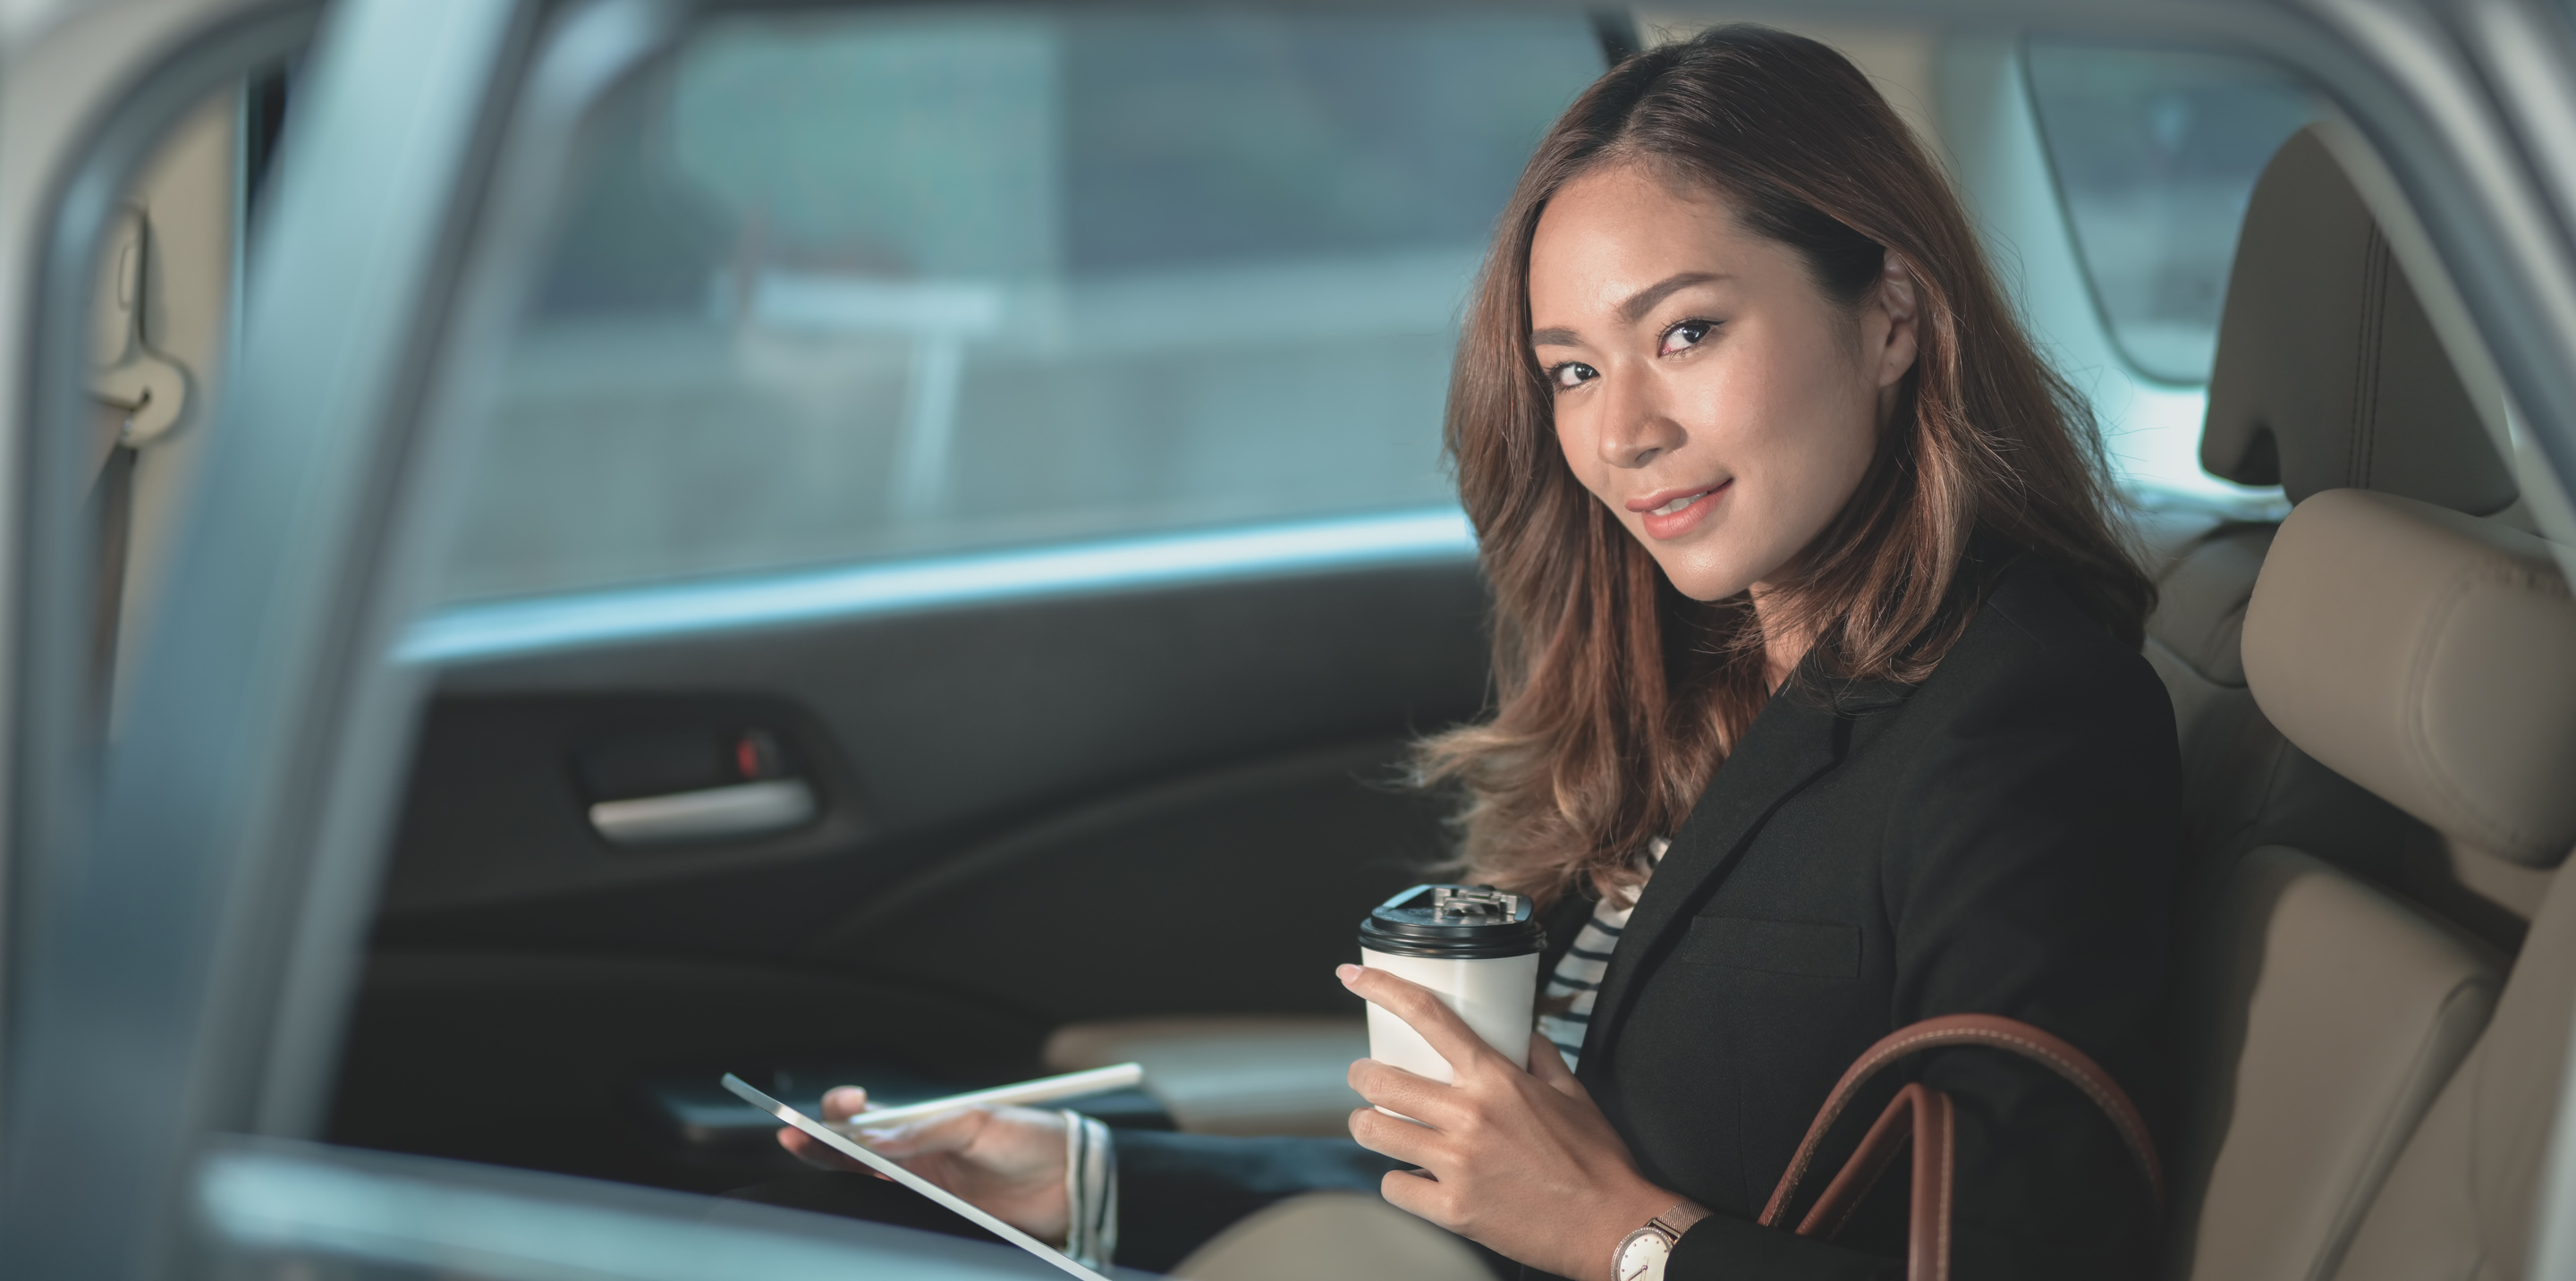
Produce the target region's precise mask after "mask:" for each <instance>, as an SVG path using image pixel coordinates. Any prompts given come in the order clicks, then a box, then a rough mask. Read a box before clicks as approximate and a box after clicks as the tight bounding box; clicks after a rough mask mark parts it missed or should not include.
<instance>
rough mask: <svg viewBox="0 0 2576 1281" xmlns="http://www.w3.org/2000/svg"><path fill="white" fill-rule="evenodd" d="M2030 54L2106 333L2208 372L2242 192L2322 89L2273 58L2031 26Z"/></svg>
mask: <svg viewBox="0 0 2576 1281" xmlns="http://www.w3.org/2000/svg"><path fill="white" fill-rule="evenodd" d="M2027 66H2028V67H2029V70H2030V92H2031V99H2032V105H2033V107H2034V108H2035V110H2036V112H2037V115H2038V117H2039V125H2040V134H2041V137H2042V139H2043V140H2044V142H2045V145H2046V148H2047V151H2048V160H2049V165H2050V168H2051V169H2052V171H2053V172H2054V174H2055V176H2056V179H2057V189H2058V195H2059V198H2060V199H2061V200H2062V201H2063V203H2064V205H2065V209H2066V217H2067V220H2068V221H2069V223H2070V224H2071V226H2072V230H2073V232H2074V236H2075V242H2076V248H2077V251H2078V253H2079V255H2080V256H2081V258H2082V260H2083V265H2084V270H2085V274H2086V275H2087V277H2088V278H2089V280H2090V283H2091V285H2092V288H2093V296H2094V301H2095V303H2096V305H2097V306H2098V307H2099V308H2100V309H2101V313H2102V317H2103V320H2104V322H2105V323H2106V325H2107V327H2108V328H2109V329H2110V331H2111V336H2112V339H2113V341H2114V342H2116V343H2117V344H2118V346H2119V349H2120V353H2121V355H2123V356H2124V357H2126V358H2127V360H2128V361H2129V363H2130V364H2132V365H2133V366H2135V367H2136V368H2137V370H2138V372H2140V373H2142V374H2145V375H2147V376H2148V377H2150V378H2154V379H2159V380H2161V381H2164V382H2169V383H2184V384H2198V383H2206V382H2207V381H2209V368H2210V361H2211V359H2212V357H2213V356H2214V355H2215V354H2216V352H2217V349H2218V314H2219V309H2220V307H2221V306H2222V304H2224V302H2225V301H2226V297H2227V272H2228V268H2229V266H2230V264H2231V263H2233V262H2234V260H2235V252H2236V233H2237V229H2238V227H2239V226H2240V225H2241V224H2242V223H2243V221H2244V217H2245V202H2246V199H2247V197H2248V196H2250V195H2251V194H2252V193H2253V190H2254V180H2255V179H2256V178H2257V177H2259V176H2261V174H2262V172H2263V166H2264V165H2265V164H2266V163H2267V162H2269V161H2270V160H2271V158H2272V153H2273V152H2275V151H2277V150H2279V149H2280V146H2281V144H2282V143H2283V142H2285V141H2287V140H2288V139H2289V137H2290V135H2291V134H2293V133H2296V132H2298V130H2299V129H2300V128H2301V127H2302V126H2304V125H2306V124H2307V123H2308V122H2310V121H2312V120H2314V119H2316V118H2317V117H2318V114H2319V112H2320V110H2321V107H2320V104H2319V102H2318V100H2317V98H2316V97H2315V96H2314V95H2313V94H2312V93H2311V92H2310V91H2309V90H2307V89H2306V88H2304V87H2303V86H2302V85H2300V84H2299V82H2298V81H2296V80H2295V79H2293V78H2292V77H2291V75H2290V74H2289V73H2288V72H2287V71H2285V70H2283V69H2281V68H2279V67H2277V66H2274V65H2273V64H2270V63H2266V62H2261V61H2256V60H2253V59H2248V58H2241V57H2231V56H2227V55H2222V54H2210V53H2198V52H2186V51H2177V50H2168V49H2144V48H2132V47H2114V46H2101V45H2087V44H2080V43H2069V42H2064V41H2055V40H2037V41H2033V42H2032V44H2031V46H2030V50H2029V57H2028V61H2027Z"/></svg>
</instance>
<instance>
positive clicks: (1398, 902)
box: [1360, 885, 1547, 1120]
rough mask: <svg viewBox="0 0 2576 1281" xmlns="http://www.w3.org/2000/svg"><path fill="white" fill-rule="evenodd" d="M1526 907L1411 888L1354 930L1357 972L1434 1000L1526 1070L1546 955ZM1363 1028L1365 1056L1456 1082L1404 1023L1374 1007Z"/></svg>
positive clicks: (1498, 896) (1496, 897) (1513, 900)
mask: <svg viewBox="0 0 2576 1281" xmlns="http://www.w3.org/2000/svg"><path fill="white" fill-rule="evenodd" d="M1530 906H1531V905H1530V901H1529V899H1527V898H1526V897H1523V896H1521V895H1518V894H1505V893H1503V892H1502V891H1500V890H1496V889H1491V888H1488V887H1486V886H1481V885H1416V886H1414V887H1413V888H1412V889H1409V890H1406V891H1405V892H1403V893H1401V894H1398V895H1396V896H1395V897H1394V898H1391V899H1388V900H1387V901H1386V902H1384V903H1382V904H1380V905H1378V908H1377V910H1376V911H1373V912H1371V913H1369V914H1368V919H1367V920H1365V921H1362V922H1360V964H1362V965H1365V966H1367V967H1369V968H1370V969H1373V970H1384V971H1386V972H1387V973H1389V974H1392V975H1394V976H1396V977H1397V978H1400V979H1410V980H1411V981H1413V982H1415V983H1419V984H1421V985H1422V986H1424V987H1427V988H1429V989H1431V990H1432V991H1433V992H1435V993H1437V994H1439V997H1440V1002H1441V1004H1443V1005H1446V1006H1448V1007H1449V1008H1450V1009H1452V1010H1455V1011H1457V1012H1458V1017H1459V1018H1461V1019H1463V1020H1465V1021H1466V1024H1467V1026H1468V1027H1470V1028H1472V1029H1474V1030H1475V1033H1476V1035H1477V1036H1479V1037H1482V1038H1484V1042H1485V1044H1487V1045H1490V1046H1492V1047H1494V1048H1495V1049H1496V1050H1498V1051H1500V1052H1501V1053H1502V1056H1503V1057H1504V1058H1507V1059H1510V1060H1511V1061H1512V1064H1513V1066H1515V1067H1519V1068H1521V1069H1523V1070H1524V1071H1526V1070H1527V1069H1528V1068H1529V1047H1530V1022H1531V1019H1532V1017H1533V1007H1534V1006H1535V1005H1536V1004H1537V1001H1538V958H1539V953H1540V952H1542V951H1544V950H1546V948H1547V930H1546V928H1545V927H1543V926H1541V925H1540V924H1539V923H1538V922H1536V921H1533V920H1531V919H1530ZM1368 1029H1369V1057H1370V1058H1373V1059H1376V1060H1377V1061H1378V1062H1380V1063H1391V1064H1393V1065H1395V1066H1397V1067H1400V1068H1403V1069H1404V1070H1405V1071H1407V1072H1412V1073H1415V1074H1417V1075H1420V1076H1427V1077H1429V1078H1431V1079H1432V1080H1435V1081H1441V1082H1447V1081H1451V1080H1454V1079H1455V1073H1454V1072H1453V1071H1452V1070H1451V1068H1450V1065H1449V1061H1448V1060H1447V1059H1444V1058H1442V1057H1440V1054H1439V1052H1438V1051H1436V1050H1434V1049H1432V1048H1431V1043H1430V1042H1428V1041H1425V1040H1423V1039H1422V1034H1421V1033H1419V1032H1416V1031H1414V1030H1413V1028H1412V1026H1411V1025H1409V1024H1407V1023H1406V1022H1405V1021H1404V1020H1402V1019H1400V1018H1397V1017H1396V1016H1394V1015H1393V1014H1389V1013H1387V1012H1386V1011H1385V1010H1381V1009H1379V1008H1378V1007H1377V1006H1375V1005H1371V1006H1369V1007H1368ZM1378 1110H1379V1111H1381V1112H1384V1111H1386V1109H1384V1108H1380V1109H1378ZM1387 1115H1389V1116H1402V1115H1403V1114H1402V1113H1400V1112H1388V1113H1387ZM1405 1119H1406V1120H1411V1119H1412V1118H1410V1117H1406V1118H1405Z"/></svg>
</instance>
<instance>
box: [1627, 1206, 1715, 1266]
mask: <svg viewBox="0 0 2576 1281" xmlns="http://www.w3.org/2000/svg"><path fill="white" fill-rule="evenodd" d="M1707 1217H1708V1211H1706V1210H1703V1209H1701V1208H1699V1207H1698V1206H1695V1205H1692V1204H1691V1203H1690V1202H1688V1201H1677V1202H1674V1203H1673V1208H1671V1209H1669V1210H1666V1211H1664V1212H1663V1213H1662V1214H1658V1215H1656V1216H1655V1217H1653V1218H1651V1219H1648V1220H1646V1226H1644V1227H1642V1228H1639V1229H1637V1230H1636V1231H1634V1232H1631V1233H1629V1234H1628V1235H1626V1236H1624V1237H1621V1238H1619V1249H1618V1250H1617V1252H1615V1253H1613V1254H1612V1255H1611V1256H1610V1275H1611V1276H1613V1277H1616V1278H1618V1281H1664V1264H1665V1263H1666V1262H1667V1261H1669V1260H1670V1259H1671V1258H1672V1257H1673V1247H1674V1246H1675V1245H1678V1244H1680V1243H1681V1239H1682V1234H1683V1233H1685V1232H1688V1231H1690V1228H1691V1225H1692V1224H1694V1223H1697V1222H1699V1221H1700V1220H1702V1219H1705V1218H1707Z"/></svg>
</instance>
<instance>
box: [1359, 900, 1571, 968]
mask: <svg viewBox="0 0 2576 1281" xmlns="http://www.w3.org/2000/svg"><path fill="white" fill-rule="evenodd" d="M1531 906H1532V905H1531V903H1530V900H1529V898H1528V896H1526V895H1522V894H1506V893H1504V892H1502V891H1501V890H1498V889H1495V888H1493V887H1492V886H1489V885H1416V886H1414V887H1413V888H1412V889H1409V890H1406V891H1405V892H1403V893H1401V894H1398V895H1396V896H1395V897H1394V898H1391V899H1388V900H1387V901H1385V902H1384V903H1381V904H1379V905H1378V906H1377V910H1376V911H1373V912H1371V913H1369V914H1368V919H1367V920H1365V921H1362V922H1360V946H1361V947H1364V948H1367V949H1368V950H1370V951H1372V952H1383V953H1386V954H1387V955H1389V956H1431V957H1445V958H1451V959H1457V960H1481V959H1485V958H1490V957H1503V956H1527V955H1529V954H1531V953H1533V952H1540V951H1544V950H1546V948H1547V928H1546V927H1545V926H1542V925H1540V924H1539V923H1538V922H1536V921H1533V920H1531V919H1530V909H1531Z"/></svg>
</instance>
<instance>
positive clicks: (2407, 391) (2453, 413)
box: [2200, 127, 2516, 515]
mask: <svg viewBox="0 0 2576 1281" xmlns="http://www.w3.org/2000/svg"><path fill="white" fill-rule="evenodd" d="M2200 461H2201V465H2202V466H2204V467H2207V468H2208V469H2209V470H2210V471H2211V472H2213V473H2215V474H2217V475H2220V476H2224V477H2226V478H2228V479H2229V480H2233V481H2236V482H2237V483H2239V484H2245V485H2279V486H2281V487H2282V488H2283V489H2285V490H2287V491H2288V493H2289V497H2290V501H2291V502H2294V503H2295V502H2301V501H2304V500H2305V499H2306V498H2307V497H2308V495H2310V494H2313V493H2316V492H2318V491H2319V490H2325V489H2340V488H2347V487H2349V488H2353V489H2371V490H2377V491H2379V492H2380V493H2384V494H2402V495H2404V496H2406V497H2408V498H2419V499H2422V500H2424V501H2425V502H2428V503H2433V504H2436V505H2439V506H2443V507H2448V508H2451V509H2452V510H2454V511H2464V512H2470V513H2474V514H2477V515H2485V514H2487V513H2490V512H2495V511H2501V510H2503V509H2504V508H2505V507H2506V506H2508V505H2510V504H2511V503H2512V502H2513V500H2514V498H2515V496H2516V490H2515V487H2514V483H2513V475H2512V473H2511V472H2509V471H2507V470H2506V468H2505V465H2504V462H2503V460H2502V459H2500V458H2498V457H2497V455H2496V450H2495V446H2494V445H2493V444H2491V443H2490V442H2489V441H2488V439H2487V434H2486V429H2485V427H2484V426H2483V425H2482V424H2481V422H2480V419H2479V415H2478V409H2477V405H2476V403H2475V402H2474V401H2472V400H2471V399H2470V397H2469V392H2468V389H2467V388H2465V387H2463V386H2462V385H2461V382H2460V375H2459V373H2458V371H2457V370H2456V369H2454V368H2453V367H2452V364H2451V360H2450V357H2449V356H2448V355H2446V354H2444V352H2443V350H2442V344H2441V341H2440V339H2439V338H2438V337H2437V336H2436V334H2435V332H2434V329H2433V323H2432V321H2431V320H2430V319H2429V318H2428V317H2427V316H2426V315H2425V314H2424V306H2423V304H2422V303H2421V302H2420V301H2418V300H2417V298H2416V296H2415V290H2414V288H2413V287H2412V286H2410V285H2409V284H2408V283H2407V281H2406V273H2405V272H2404V271H2402V270H2400V269H2399V268H2398V265H2397V261H2396V259H2395V258H2394V257H2393V256H2392V255H2391V254H2390V252H2389V248H2388V240H2387V237H2385V236H2384V235H2382V234H2381V233H2380V229H2379V223H2378V221H2377V220H2376V219H2374V218H2372V217H2371V214H2370V208H2369V206H2368V205H2366V204H2364V203H2363V201H2362V196H2361V193H2360V192H2359V191H2357V190H2355V189H2354V187H2353V184H2352V180H2351V179H2350V178H2348V177H2346V176H2345V175H2344V171H2343V166H2342V165H2340V164H2338V163H2337V162H2336V161H2335V158H2334V156H2333V154H2332V153H2330V152H2329V151H2327V149H2326V144H2325V143H2324V141H2323V140H2321V139H2320V138H2319V137H2318V135H2317V131H2316V129H2315V128H2314V127H2310V128H2308V129H2303V130H2301V131H2300V132H2299V133H2297V134H2296V135H2294V136H2292V137H2291V139H2290V140H2289V141H2288V142H2287V143H2284V144H2282V147H2281V150H2280V152H2279V153H2278V154H2276V155H2274V156H2273V157H2272V163H2271V164H2270V166H2269V167H2267V168H2265V169H2264V170H2263V176H2262V178H2261V179H2260V180H2258V181H2257V182H2256V183H2255V184H2254V194H2253V196H2252V198H2251V199H2250V200H2249V201H2248V203H2247V204H2246V207H2245V230H2244V233H2243V234H2242V235H2241V236H2240V237H2239V238H2238V240H2237V244H2236V265H2235V268H2234V269H2233V271H2232V272H2231V273H2230V274H2229V275H2228V278H2227V305H2226V308H2225V310H2224V311H2223V312H2222V313H2221V315H2220V318H2219V325H2218V359H2217V362H2216V364H2215V365H2214V367H2213V368H2212V369H2211V371H2210V376H2209V417H2208V418H2207V419H2206V420H2205V421H2204V423H2203V424H2202V426H2201V433H2200Z"/></svg>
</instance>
